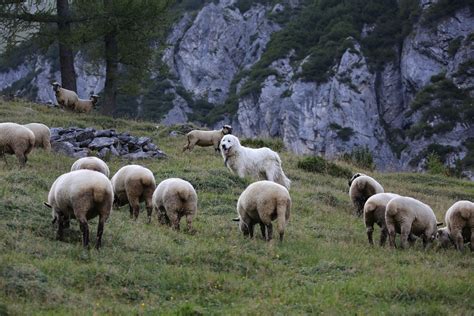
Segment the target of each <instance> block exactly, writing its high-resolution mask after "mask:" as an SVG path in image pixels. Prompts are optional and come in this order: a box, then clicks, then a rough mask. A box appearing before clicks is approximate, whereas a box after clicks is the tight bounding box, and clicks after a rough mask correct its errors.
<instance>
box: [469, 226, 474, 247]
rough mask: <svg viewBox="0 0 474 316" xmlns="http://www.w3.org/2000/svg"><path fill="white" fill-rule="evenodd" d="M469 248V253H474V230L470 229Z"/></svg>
mask: <svg viewBox="0 0 474 316" xmlns="http://www.w3.org/2000/svg"><path fill="white" fill-rule="evenodd" d="M469 247H470V248H471V252H472V251H474V228H471V244H470V246H469Z"/></svg>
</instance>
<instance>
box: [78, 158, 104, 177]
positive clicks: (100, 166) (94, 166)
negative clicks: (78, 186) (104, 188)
mask: <svg viewBox="0 0 474 316" xmlns="http://www.w3.org/2000/svg"><path fill="white" fill-rule="evenodd" d="M80 169H89V170H94V171H98V172H100V173H103V174H104V175H105V176H106V177H107V178H108V177H109V175H110V171H109V167H108V166H107V164H106V163H105V162H104V161H103V160H102V159H99V158H97V157H84V158H80V159H78V160H76V161H75V162H74V163H73V164H72V167H71V171H74V170H80Z"/></svg>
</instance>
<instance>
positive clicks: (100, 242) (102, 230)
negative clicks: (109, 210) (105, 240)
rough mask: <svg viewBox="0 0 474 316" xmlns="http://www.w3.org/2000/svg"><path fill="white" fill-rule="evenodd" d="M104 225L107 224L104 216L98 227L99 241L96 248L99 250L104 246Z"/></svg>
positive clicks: (100, 218) (100, 219) (101, 217)
mask: <svg viewBox="0 0 474 316" xmlns="http://www.w3.org/2000/svg"><path fill="white" fill-rule="evenodd" d="M104 224H105V219H104V217H103V216H100V217H99V225H98V226H97V241H96V243H95V248H96V249H97V250H99V248H100V247H101V246H102V234H103V233H104Z"/></svg>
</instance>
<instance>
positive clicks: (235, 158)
mask: <svg viewBox="0 0 474 316" xmlns="http://www.w3.org/2000/svg"><path fill="white" fill-rule="evenodd" d="M220 147H221V153H222V157H223V158H224V164H225V165H226V166H227V168H229V169H230V170H231V171H232V172H234V173H236V174H237V175H238V176H239V177H241V178H243V177H245V176H251V177H254V178H260V177H263V178H264V179H265V180H269V181H273V182H276V183H279V184H281V185H283V186H284V187H285V188H287V189H290V184H291V181H290V179H288V178H287V177H286V176H285V173H284V172H283V169H282V168H281V160H280V156H278V154H277V153H276V152H274V151H273V150H271V149H269V148H267V147H263V148H258V149H254V148H248V147H244V146H242V145H240V141H239V139H238V138H237V137H235V136H233V135H225V136H224V137H223V138H222V140H221V144H220Z"/></svg>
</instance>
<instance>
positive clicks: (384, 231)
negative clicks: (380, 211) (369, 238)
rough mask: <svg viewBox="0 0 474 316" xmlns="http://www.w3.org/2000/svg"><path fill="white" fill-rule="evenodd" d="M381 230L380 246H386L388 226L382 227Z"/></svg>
mask: <svg viewBox="0 0 474 316" xmlns="http://www.w3.org/2000/svg"><path fill="white" fill-rule="evenodd" d="M381 229H382V230H381V232H380V247H383V246H385V242H386V241H387V235H388V230H387V227H386V226H382V227H381Z"/></svg>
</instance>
